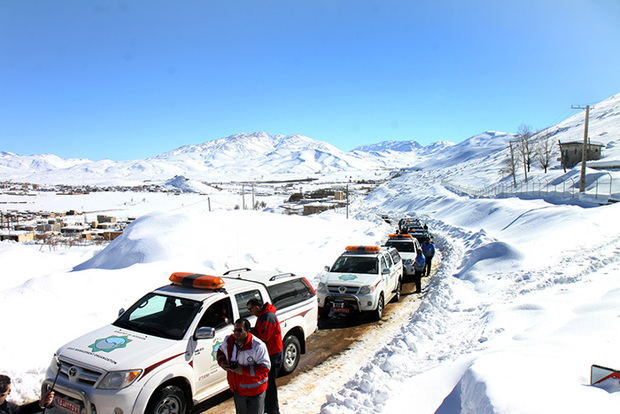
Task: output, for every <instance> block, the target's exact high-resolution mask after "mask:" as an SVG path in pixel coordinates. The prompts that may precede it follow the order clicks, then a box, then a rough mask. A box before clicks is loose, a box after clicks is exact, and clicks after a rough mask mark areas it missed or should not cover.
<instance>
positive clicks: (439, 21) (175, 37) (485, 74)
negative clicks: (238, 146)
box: [0, 0, 620, 161]
mask: <svg viewBox="0 0 620 414" xmlns="http://www.w3.org/2000/svg"><path fill="white" fill-rule="evenodd" d="M617 93H620V2H618V1H617V0H589V1H580V0H570V1H566V0H557V1H556V0H549V1H546V0H537V1H530V0H489V1H476V0H471V1H445V0H444V1H442V0H436V1H425V2H422V1H392V0H377V1H366V0H351V1H340V0H329V1H323V0H312V1H304V0H288V1H269V0H264V1H256V0H251V1H243V0H239V1H237V0H235V1H231V0H223V1H220V0H208V1H207V0H204V1H194V0H184V1H172V0H170V1H158V0H149V1H137V0H134V1H129V0H128V1H112V0H110V1H103V0H101V1H89V0H75V1H67V0H58V1H43V0H39V1H33V0H23V1H14V0H0V151H10V152H13V153H17V154H21V155H31V154H40V153H52V154H55V155H58V156H61V157H63V158H89V159H91V160H99V159H103V158H110V159H113V160H117V161H120V160H131V159H141V158H147V157H150V156H154V155H157V154H160V153H162V152H166V151H170V150H172V149H175V148H178V147H180V146H182V145H196V144H200V143H203V142H206V141H210V140H213V139H218V138H222V137H225V136H229V135H232V134H236V133H241V132H257V131H264V132H268V133H271V134H282V135H287V134H301V135H305V136H308V137H310V138H314V139H317V140H321V141H326V142H329V143H331V144H333V145H334V146H336V147H337V148H339V149H341V150H344V151H348V150H351V149H353V148H354V147H356V146H359V145H365V144H370V143H377V142H380V141H384V140H415V141H418V142H419V143H421V144H423V145H428V144H430V143H432V142H435V141H439V140H449V141H455V142H459V141H462V140H464V139H467V138H469V137H470V136H473V135H475V134H478V133H481V132H483V131H485V130H494V131H503V132H516V130H517V128H518V127H519V125H521V124H528V125H531V126H532V127H533V128H535V129H537V128H544V127H547V126H550V125H553V124H556V123H558V122H560V121H562V120H564V119H566V118H568V117H569V116H571V115H573V114H575V113H576V112H577V111H575V110H572V109H571V105H586V104H593V103H596V102H598V101H601V100H603V99H606V98H608V97H610V96H612V95H615V94H617Z"/></svg>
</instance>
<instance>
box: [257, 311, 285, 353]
mask: <svg viewBox="0 0 620 414" xmlns="http://www.w3.org/2000/svg"><path fill="white" fill-rule="evenodd" d="M256 316H257V318H258V319H257V320H256V326H255V327H254V328H252V333H253V334H254V335H256V336H257V337H258V338H259V339H260V340H261V341H263V342H264V343H265V344H266V345H267V351H269V355H274V354H277V353H279V352H282V331H281V330H280V322H279V321H278V317H277V316H276V307H275V306H273V305H272V304H271V303H269V302H267V303H265V305H264V306H263V309H261V310H260V311H259V312H258V313H257V314H256Z"/></svg>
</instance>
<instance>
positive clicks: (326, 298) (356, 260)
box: [317, 246, 403, 320]
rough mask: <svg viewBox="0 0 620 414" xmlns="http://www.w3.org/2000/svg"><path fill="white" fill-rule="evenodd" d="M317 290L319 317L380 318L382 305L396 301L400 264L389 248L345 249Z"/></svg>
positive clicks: (401, 280)
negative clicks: (368, 314) (367, 315)
mask: <svg viewBox="0 0 620 414" xmlns="http://www.w3.org/2000/svg"><path fill="white" fill-rule="evenodd" d="M325 270H326V271H327V274H326V275H325V277H324V278H323V279H322V280H321V282H320V283H319V285H318V287H317V298H318V302H319V309H320V315H322V316H328V315H334V314H351V313H355V312H364V311H366V312H371V313H372V316H373V318H374V319H376V320H379V319H381V316H382V315H383V309H384V307H385V304H386V303H387V302H389V301H390V300H392V299H394V300H396V301H398V300H400V292H401V290H402V282H403V261H402V260H401V257H400V255H399V254H398V251H397V250H396V249H394V248H393V247H379V246H347V247H346V249H345V252H344V253H342V255H340V257H339V258H338V259H337V260H336V262H335V263H334V265H333V266H332V267H331V268H330V267H325Z"/></svg>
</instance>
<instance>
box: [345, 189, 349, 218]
mask: <svg viewBox="0 0 620 414" xmlns="http://www.w3.org/2000/svg"><path fill="white" fill-rule="evenodd" d="M346 196H347V209H346V212H347V219H348V218H349V184H347V193H346Z"/></svg>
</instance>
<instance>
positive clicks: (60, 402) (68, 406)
mask: <svg viewBox="0 0 620 414" xmlns="http://www.w3.org/2000/svg"><path fill="white" fill-rule="evenodd" d="M54 400H55V401H54V404H55V405H56V407H60V408H64V409H65V410H67V411H69V412H72V413H75V414H80V412H81V408H80V406H79V405H77V404H75V403H72V402H71V401H67V400H65V399H63V398H60V397H56V398H54Z"/></svg>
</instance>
